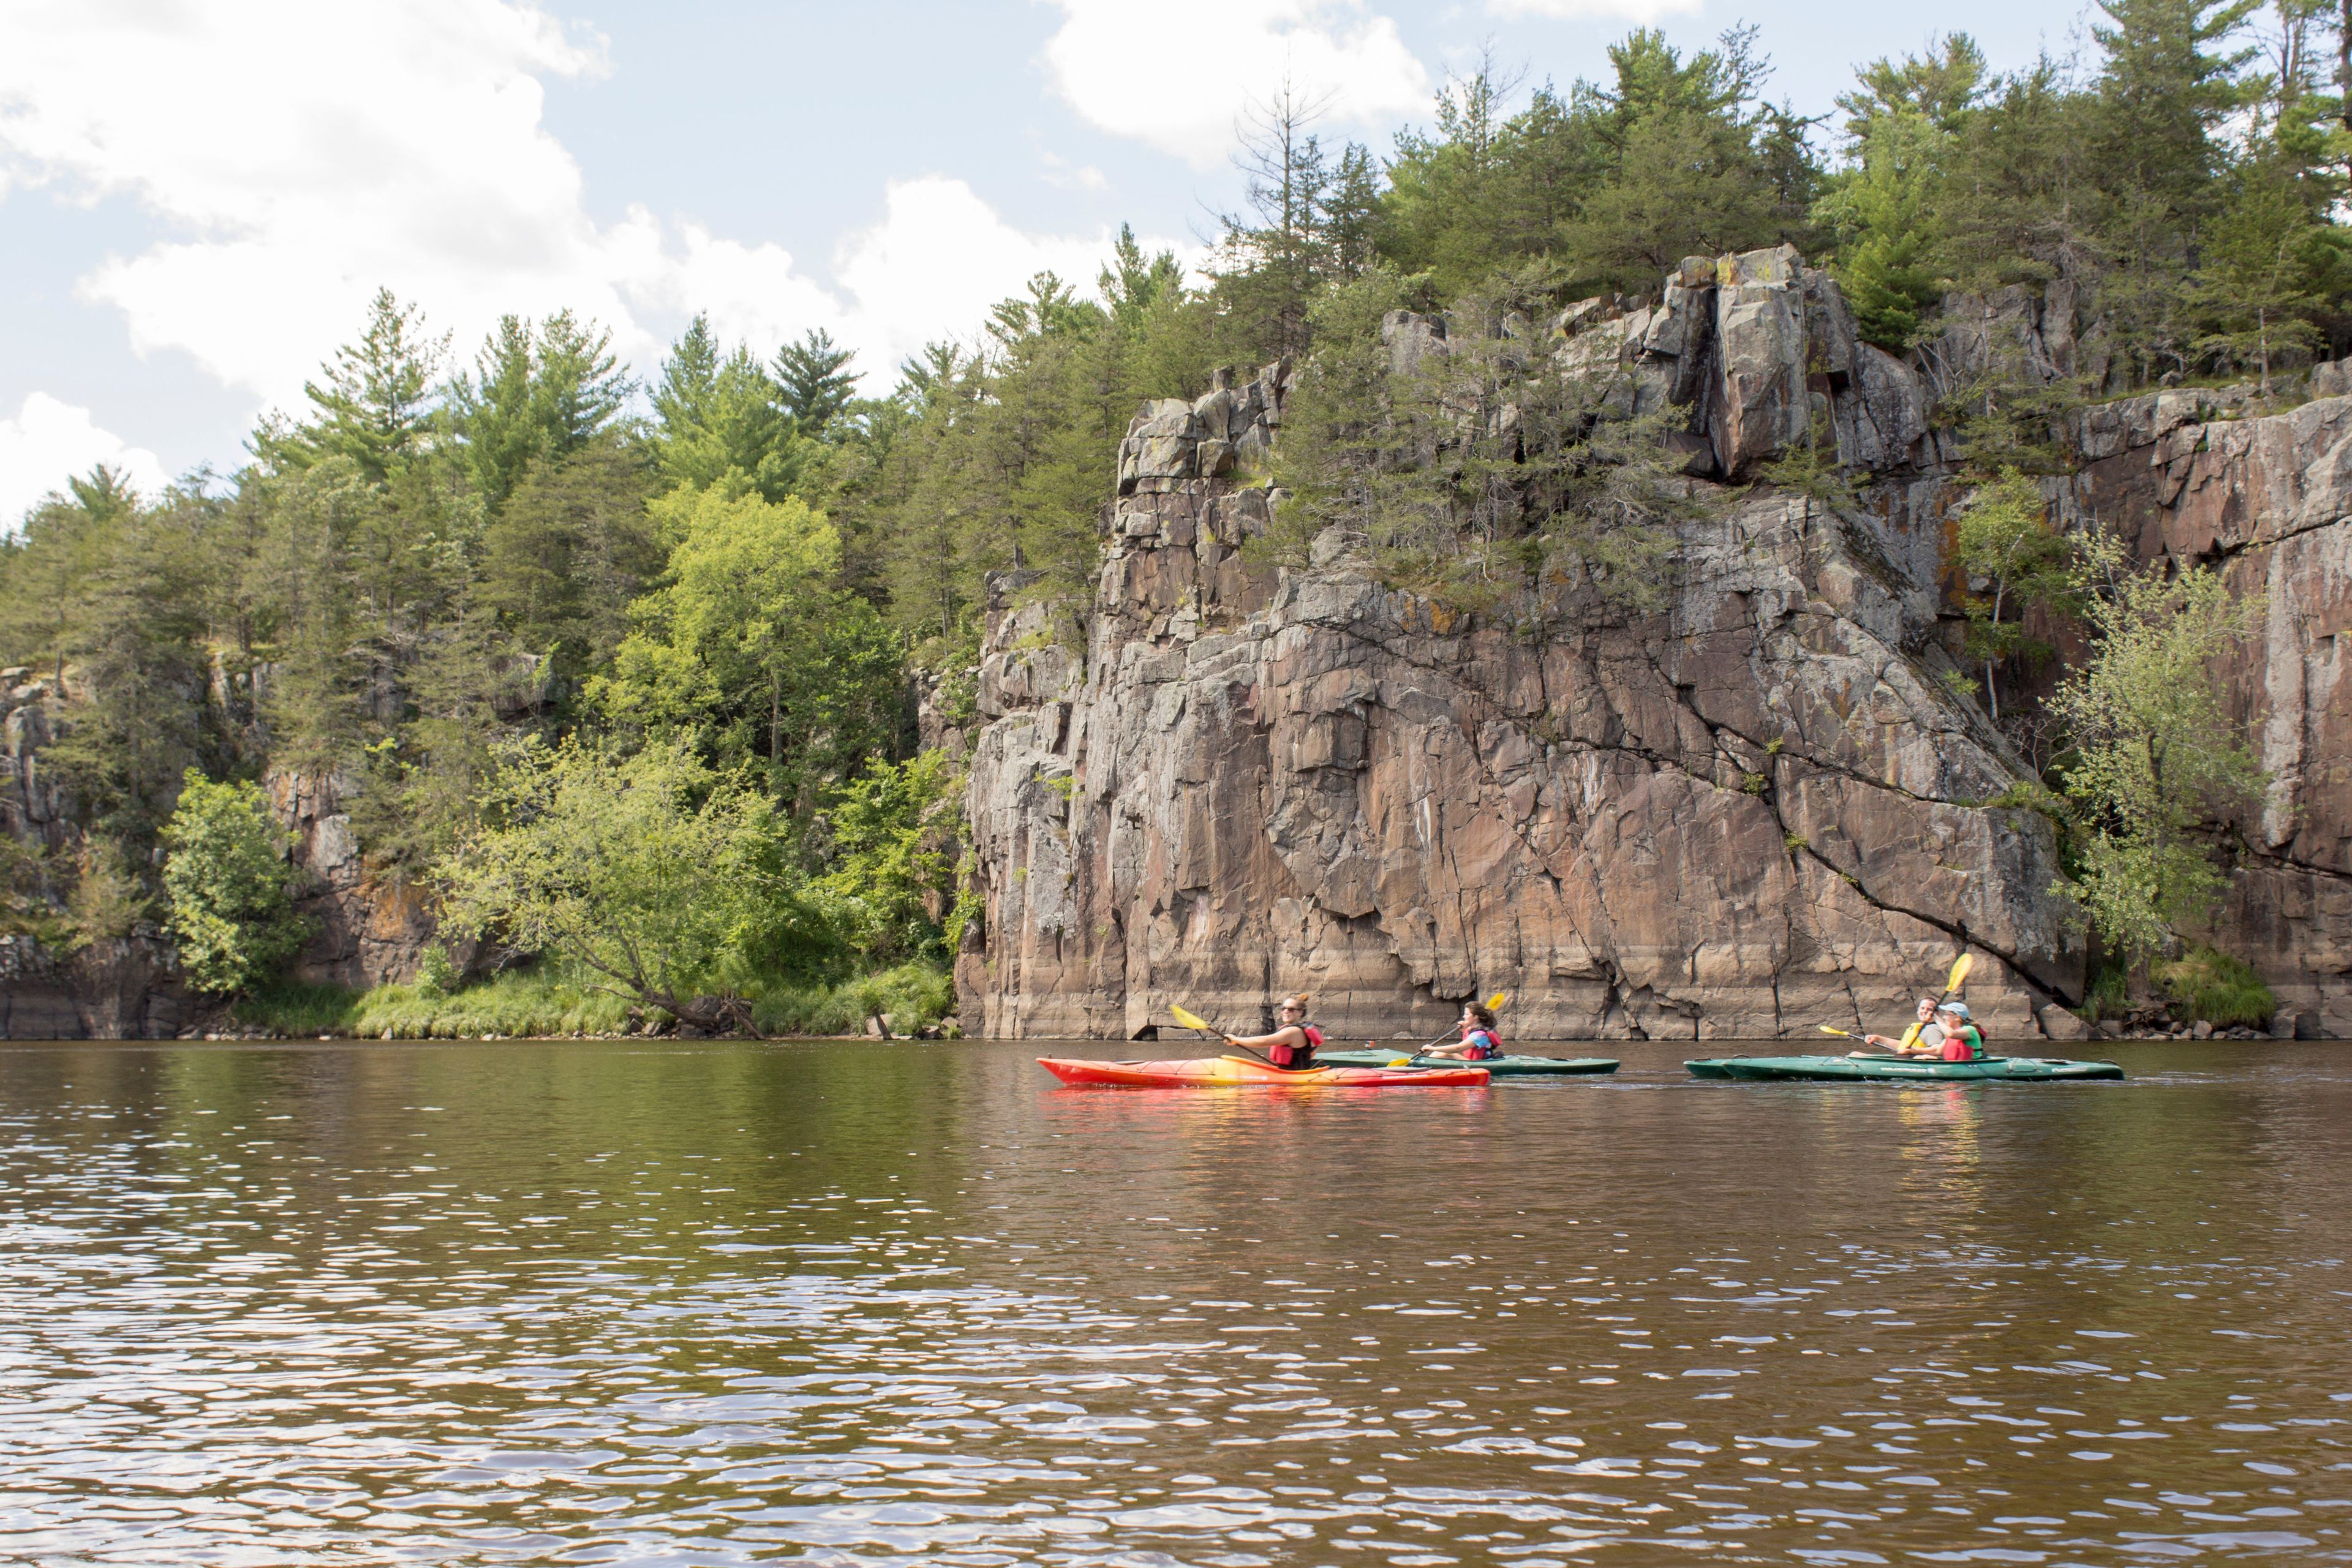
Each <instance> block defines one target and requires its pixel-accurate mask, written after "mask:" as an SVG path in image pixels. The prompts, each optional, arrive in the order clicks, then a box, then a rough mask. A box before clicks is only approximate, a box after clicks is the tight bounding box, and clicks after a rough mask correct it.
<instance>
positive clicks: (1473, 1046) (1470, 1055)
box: [1421, 1002, 1503, 1062]
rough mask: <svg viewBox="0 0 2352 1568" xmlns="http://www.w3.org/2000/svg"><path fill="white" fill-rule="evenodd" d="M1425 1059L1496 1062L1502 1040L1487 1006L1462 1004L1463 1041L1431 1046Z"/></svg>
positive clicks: (1426, 1051) (1474, 1003)
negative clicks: (1447, 1058) (1445, 1058)
mask: <svg viewBox="0 0 2352 1568" xmlns="http://www.w3.org/2000/svg"><path fill="white" fill-rule="evenodd" d="M1421 1054H1422V1055H1423V1056H1424V1057H1455V1058H1460V1059H1461V1060H1463V1061H1465V1062H1487V1061H1493V1060H1494V1059H1495V1058H1496V1057H1499V1056H1501V1055H1502V1054H1503V1037H1501V1036H1500V1035H1497V1034H1496V1033H1495V1015H1494V1014H1493V1012H1491V1011H1490V1010H1489V1009H1488V1008H1487V1007H1486V1005H1485V1004H1483V1003H1479V1002H1465V1003H1464V1004H1462V1038H1461V1039H1460V1040H1458V1041H1456V1042H1455V1043H1454V1044H1453V1045H1450V1046H1432V1047H1429V1048H1428V1049H1426V1050H1424V1051H1423V1052H1422V1053H1421Z"/></svg>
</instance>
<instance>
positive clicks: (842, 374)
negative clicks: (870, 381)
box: [776, 327, 857, 441]
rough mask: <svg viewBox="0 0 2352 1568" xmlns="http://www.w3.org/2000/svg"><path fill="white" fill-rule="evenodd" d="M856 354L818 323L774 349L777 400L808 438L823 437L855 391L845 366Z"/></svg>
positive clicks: (854, 378) (853, 379) (854, 383)
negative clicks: (780, 347) (800, 335)
mask: <svg viewBox="0 0 2352 1568" xmlns="http://www.w3.org/2000/svg"><path fill="white" fill-rule="evenodd" d="M856 357H857V356H856V352H855V351H853V350H850V349H845V348H842V347H840V346H838V345H837V344H835V342H834V341H833V334H832V333H830V332H827V331H824V329H823V328H821V327H813V328H811V329H810V330H809V331H808V332H807V333H806V334H805V335H803V337H802V338H801V340H800V342H795V343H786V344H785V345H784V346H783V347H782V349H780V350H778V351H777V353H776V386H777V400H778V401H779V402H781V403H782V405H783V407H784V412H785V413H787V414H789V415H791V416H792V417H793V425H794V426H795V427H797V428H798V429H799V431H800V433H801V434H802V435H803V436H805V437H808V438H809V439H810V440H812V441H820V440H823V439H824V435H825V432H826V430H827V429H829V428H830V427H831V426H832V425H833V422H834V421H835V419H837V418H839V417H840V416H841V411H842V410H843V409H845V408H846V407H848V406H849V400H850V399H851V398H852V397H854V396H856V393H857V378H856V376H854V375H852V374H849V371H848V368H847V367H848V364H849V362H850V361H851V360H853V359H855V358H856Z"/></svg>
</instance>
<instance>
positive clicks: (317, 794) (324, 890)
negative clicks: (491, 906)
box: [263, 772, 472, 990]
mask: <svg viewBox="0 0 2352 1568" xmlns="http://www.w3.org/2000/svg"><path fill="white" fill-rule="evenodd" d="M263 782H264V786H265V787H266V788H267V790H268V795H269V803H270V806H271V808H272V809H273V810H274V811H275V812H276V814H277V816H278V821H279V822H281V823H283V824H284V825H285V826H286V827H287V828H288V829H289V831H290V832H291V834H292V836H293V847H292V859H293V863H294V865H295V867H297V868H299V870H302V871H307V872H308V873H309V875H308V877H307V878H304V879H301V880H300V881H299V883H298V886H299V888H300V889H301V891H300V893H299V896H298V897H297V898H296V900H295V903H294V907H295V909H296V910H297V911H298V912H299V913H300V914H301V915H303V916H304V917H305V918H307V919H308V920H309V921H310V940H309V941H308V942H305V943H304V944H303V947H302V951H301V952H299V954H297V955H296V957H295V961H294V975H295V978H296V979H298V980H301V981H305V982H307V983H310V984H331V985H346V986H350V987H352V988H353V989H362V990H363V989H365V988H366V987H368V986H371V985H380V984H386V983H388V982H402V981H407V980H412V979H414V978H415V975H416V966H417V963H418V962H419V961H420V960H421V959H422V958H423V957H424V954H425V947H426V946H427V945H428V944H429V943H430V942H432V941H433V938H434V931H435V921H434V918H433V912H432V908H431V905H430V903H429V902H428V900H426V898H425V891H424V889H422V888H419V887H418V886H417V885H416V884H415V883H413V882H406V881H402V880H399V879H387V878H384V877H382V876H379V875H377V874H376V873H374V872H373V870H371V868H369V867H368V865H367V863H366V861H365V860H363V859H362V858H361V855H360V843H359V838H358V836H357V835H356V834H354V833H353V832H352V819H351V815H350V813H349V812H347V811H345V810H344V809H343V807H344V805H345V800H346V797H347V796H349V795H351V794H352V793H353V791H354V787H355V784H356V781H355V780H354V779H352V777H351V776H350V775H349V774H347V773H340V772H339V773H324V774H308V773H271V774H270V775H269V776H268V778H267V779H266V780H264V781H263ZM456 945H457V948H458V949H459V951H457V952H454V953H453V956H454V957H456V958H457V961H458V963H459V964H460V965H461V966H462V965H463V964H464V963H466V962H467V960H468V959H469V958H470V957H471V956H472V952H471V949H470V947H469V946H467V944H463V943H460V944H456Z"/></svg>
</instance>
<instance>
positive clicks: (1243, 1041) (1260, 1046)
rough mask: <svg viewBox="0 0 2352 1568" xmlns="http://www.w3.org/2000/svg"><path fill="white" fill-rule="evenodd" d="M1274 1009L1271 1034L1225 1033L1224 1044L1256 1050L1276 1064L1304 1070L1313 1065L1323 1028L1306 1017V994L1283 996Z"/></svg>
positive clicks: (1297, 1070) (1295, 1069) (1293, 1069)
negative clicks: (1273, 1022)
mask: <svg viewBox="0 0 2352 1568" xmlns="http://www.w3.org/2000/svg"><path fill="white" fill-rule="evenodd" d="M1274 1012H1275V1018H1276V1027H1275V1031H1274V1033H1272V1034H1271V1035H1227V1036H1226V1037H1225V1044H1227V1045H1229V1046H1237V1047H1240V1048H1242V1049H1243V1050H1246V1051H1256V1052H1258V1053H1259V1054H1260V1055H1262V1056H1264V1057H1265V1059H1266V1060H1267V1061H1270V1062H1272V1063H1273V1064H1274V1065H1275V1066H1276V1067H1278V1068H1288V1069H1290V1070H1291V1071H1293V1072H1305V1071H1306V1070H1307V1068H1311V1067H1313V1066H1314V1065H1315V1052H1316V1050H1317V1048H1318V1047H1320V1046H1321V1045H1322V1044H1323V1031H1322V1030H1320V1029H1318V1028H1317V1027H1316V1026H1314V1025H1312V1024H1310V1023H1308V1022H1307V998H1306V997H1305V996H1304V995H1297V996H1285V997H1284V998H1283V999H1282V1000H1281V1001H1280V1002H1279V1003H1277V1004H1276V1005H1275V1009H1274Z"/></svg>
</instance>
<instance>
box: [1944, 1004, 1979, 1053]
mask: <svg viewBox="0 0 2352 1568" xmlns="http://www.w3.org/2000/svg"><path fill="white" fill-rule="evenodd" d="M1936 1022H1937V1023H1938V1024H1941V1025H1942V1026H1944V1045H1943V1049H1942V1050H1941V1051H1940V1052H1938V1053H1937V1054H1938V1055H1940V1056H1941V1057H1942V1058H1943V1059H1944V1060H1946V1061H1948V1062H1980V1061H1982V1060H1984V1059H1985V1045H1984V1036H1983V1035H1982V1034H1981V1033H1980V1032H1979V1030H1978V1028H1977V1026H1976V1024H1975V1023H1974V1022H1973V1021H1972V1020H1971V1019H1970V1018H1969V1005H1968V1004H1967V1003H1965V1002H1947V1003H1945V1004H1944V1005H1942V1006H1940V1007H1938V1008H1937V1009H1936Z"/></svg>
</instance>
